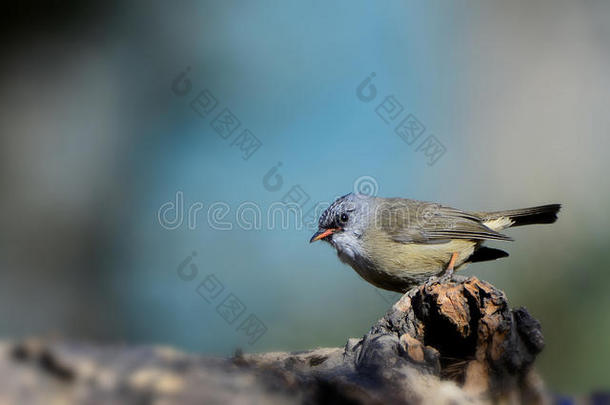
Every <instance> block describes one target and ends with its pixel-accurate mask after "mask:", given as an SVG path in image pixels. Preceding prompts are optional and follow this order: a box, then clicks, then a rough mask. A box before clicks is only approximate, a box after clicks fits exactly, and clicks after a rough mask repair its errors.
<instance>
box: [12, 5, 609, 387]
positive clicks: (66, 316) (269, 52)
mask: <svg viewBox="0 0 610 405" xmlns="http://www.w3.org/2000/svg"><path fill="white" fill-rule="evenodd" d="M3 14H4V19H5V21H4V22H3V24H2V38H3V46H2V48H3V50H4V54H5V55H4V57H3V63H2V64H1V65H0V105H1V106H2V108H0V134H1V135H0V187H1V188H0V189H1V190H2V195H1V197H2V198H0V220H1V223H2V229H3V231H2V232H0V269H1V270H0V337H2V338H5V339H15V338H19V337H22V336H31V335H36V336H61V337H67V338H74V339H90V340H94V341H101V342H113V343H115V342H119V343H126V344H169V345H175V346H177V347H179V348H181V349H184V350H188V351H192V352H201V353H206V354H210V355H219V356H227V355H230V354H232V353H233V352H234V351H235V349H236V348H242V349H243V350H244V351H248V352H253V351H270V350H301V349H309V348H313V347H316V346H341V345H344V344H345V342H346V339H347V338H348V337H357V336H361V335H363V334H364V333H365V332H366V331H368V329H369V327H370V326H371V324H372V323H373V322H374V321H375V320H377V319H378V318H379V317H381V316H382V315H383V314H384V312H385V311H386V310H387V308H388V307H389V305H390V304H391V303H392V302H393V301H392V300H394V299H395V298H396V295H394V294H389V293H385V292H381V291H379V290H377V289H375V288H374V287H373V286H371V285H369V284H368V283H366V282H364V281H363V280H361V279H360V278H359V277H358V275H357V274H356V273H355V272H354V271H353V270H352V269H350V268H349V267H347V266H345V265H343V264H341V263H340V262H339V261H338V260H337V258H336V257H335V253H334V251H333V250H332V249H331V248H330V246H328V245H325V244H314V245H309V243H308V240H309V237H310V236H311V233H312V231H311V229H308V228H309V227H306V226H305V227H300V226H298V224H296V223H295V224H293V225H291V226H288V227H285V228H286V229H280V228H279V227H277V226H276V227H269V226H267V219H268V218H267V215H266V214H267V212H268V209H269V207H271V206H272V204H273V203H274V202H277V201H282V200H287V199H288V200H291V201H298V204H299V205H302V206H303V210H304V212H306V211H308V210H309V209H310V208H311V207H312V206H313V205H314V204H315V203H316V202H318V201H332V199H334V198H335V197H337V196H339V195H342V194H346V193H348V192H351V191H353V189H354V184H355V183H357V184H360V183H361V182H362V181H363V179H364V180H365V181H366V183H367V184H366V186H367V187H369V188H372V189H374V190H376V191H377V193H378V194H379V195H381V196H386V197H389V196H404V197H411V198H416V199H421V200H431V201H438V202H443V203H445V204H448V205H452V206H455V207H459V208H464V209H471V210H499V209H505V208H519V207H524V206H531V205H536V204H544V203H554V202H560V203H563V204H564V208H563V210H562V212H561V214H560V220H559V221H558V222H557V223H556V224H554V225H552V226H550V225H542V226H537V227H528V228H526V229H523V228H519V229H515V230H512V231H510V232H509V234H510V235H511V236H513V237H514V238H515V239H516V241H515V242H512V243H510V245H508V244H506V243H504V244H496V243H492V244H491V245H492V246H496V247H500V246H501V247H502V248H505V249H507V250H508V251H509V252H510V255H511V256H510V257H509V258H507V259H503V260H498V261H495V262H489V263H484V264H478V265H473V266H471V267H470V268H468V269H467V270H466V271H465V273H466V274H476V275H477V276H478V277H480V278H482V279H484V280H487V281H489V282H491V283H493V284H494V285H496V286H497V287H499V288H501V289H503V290H504V291H505V292H506V293H507V295H508V297H509V299H510V302H511V305H513V306H515V307H516V306H525V307H527V308H528V310H529V311H530V312H531V313H532V314H533V315H534V316H535V317H537V318H538V319H539V320H540V321H541V323H542V326H543V331H544V334H545V338H546V348H545V350H544V351H543V353H542V355H541V357H540V358H539V361H538V363H537V364H538V369H539V371H540V372H541V373H542V375H543V377H544V379H545V381H546V383H547V384H548V386H549V387H550V388H551V389H553V390H555V391H558V392H562V393H581V392H589V391H591V390H594V389H601V388H610V377H609V376H610V373H609V369H608V364H610V345H608V336H609V335H610V314H609V313H608V309H609V308H610V295H609V294H608V286H609V285H610V269H609V266H608V257H607V255H606V253H607V244H608V241H609V239H610V219H609V215H608V207H609V206H610V192H609V190H610V176H609V175H608V170H609V168H610V165H609V164H608V161H607V156H606V154H607V151H608V150H609V147H610V137H609V136H608V134H609V131H610V116H609V115H608V106H609V105H610V25H609V24H608V21H609V20H610V3H608V2H604V1H602V0H599V1H581V2H570V1H518V2H510V3H508V2H502V3H500V2H497V3H494V4H489V3H488V2H483V1H470V2H466V3H464V2H459V3H457V2H444V1H439V2H436V1H434V2H410V1H388V2H383V3H382V4H375V3H371V2H354V1H342V2H334V3H332V4H329V3H327V2H322V1H314V2H307V4H305V3H302V4H299V3H290V4H289V3H288V2H279V1H277V2H258V3H256V4H254V3H249V2H235V1H224V2H212V1H209V2H192V3H181V5H180V6H178V5H172V4H170V3H167V2H143V1H141V2H138V1H136V2H131V3H129V4H118V2H112V1H109V2H99V3H98V2H75V1H69V2H67V3H66V2H63V3H61V5H59V4H57V5H55V4H54V3H53V2H51V3H45V5H44V6H43V5H40V4H37V3H36V2H33V3H32V2H30V3H29V4H28V2H19V3H17V2H14V4H13V5H11V6H9V7H8V8H6V10H5V12H3ZM371 74H373V75H372V76H371ZM367 77H368V78H370V79H372V80H371V81H369V82H365V83H364V84H363V81H364V80H366V79H367ZM359 88H360V89H359ZM389 96H393V97H392V98H389V99H387V97H389ZM387 100H390V101H389V104H388V101H387ZM380 106H381V107H380ZM409 114H411V116H412V117H415V119H416V120H417V123H419V124H418V125H420V127H424V128H425V130H424V131H423V132H422V131H418V133H420V132H421V133H422V134H421V135H420V136H418V135H417V134H411V135H409V136H410V137H409V136H406V137H401V136H399V134H397V133H396V132H395V129H396V128H397V126H398V125H399V124H400V123H401V122H402V121H403V119H406V117H407V116H408V115H409ZM411 119H412V118H411ZM409 122H412V121H409ZM420 127H418V128H420ZM413 128H414V127H413ZM245 130H247V131H246V132H244V131H245ZM399 132H400V131H399ZM403 135H405V133H404V132H403ZM431 135H433V136H434V138H430V136H431ZM415 138H417V139H415ZM431 141H434V145H432V146H433V147H432V148H431V149H430V148H427V146H430V144H429V143H430V142H431ZM426 145H427V146H426ZM364 176H366V177H364ZM244 202H250V203H252V204H255V205H256V206H257V207H259V208H260V210H261V212H262V223H261V226H260V227H256V226H253V227H251V228H253V229H248V227H244V226H239V224H238V223H237V219H236V213H237V212H239V207H240V205H241V204H242V203H244ZM215 203H216V204H215ZM250 214H251V212H250ZM250 214H249V215H250ZM245 216H247V215H245ZM219 223H221V224H222V225H221V226H219ZM226 223H228V224H229V225H226ZM229 226H231V229H218V228H227V227H229ZM259 228H260V229H259ZM270 228H272V229H270Z"/></svg>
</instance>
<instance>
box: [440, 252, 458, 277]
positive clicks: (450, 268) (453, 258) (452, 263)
mask: <svg viewBox="0 0 610 405" xmlns="http://www.w3.org/2000/svg"><path fill="white" fill-rule="evenodd" d="M457 257H458V253H457V252H453V253H452V254H451V259H450V260H449V264H448V265H447V270H445V274H444V275H443V277H442V282H447V281H451V278H452V277H453V270H454V267H455V261H456V259H457Z"/></svg>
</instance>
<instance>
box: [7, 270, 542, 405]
mask: <svg viewBox="0 0 610 405" xmlns="http://www.w3.org/2000/svg"><path fill="white" fill-rule="evenodd" d="M543 347H544V340H543V337H542V333H541V328H540V324H539V323H538V321H536V320H535V319H534V318H532V317H531V316H530V314H529V313H528V312H527V310H525V309H524V308H518V309H514V310H511V309H510V308H509V306H508V302H507V300H506V296H505V295H504V293H503V292H502V291H500V290H498V289H496V288H495V287H493V286H492V285H491V284H489V283H486V282H484V281H480V280H478V279H477V278H475V277H471V278H464V277H458V276H456V277H454V279H453V280H451V281H448V282H441V281H440V280H437V279H435V280H431V281H429V282H427V283H426V284H424V285H422V286H419V287H416V288H413V289H412V290H410V291H409V292H407V293H406V294H404V295H403V296H402V297H401V298H400V300H398V302H396V303H395V304H394V305H393V306H392V307H391V308H390V309H389V311H388V312H387V313H386V314H385V316H383V317H382V318H381V319H380V320H379V321H377V323H375V324H374V325H373V326H372V327H371V330H370V331H369V332H368V333H367V334H366V335H364V336H363V337H362V338H361V339H357V338H351V339H348V341H347V344H346V345H345V347H343V348H320V349H314V350H309V351H304V352H296V353H284V352H278V353H261V354H242V353H238V354H236V355H235V357H233V358H230V359H212V358H204V357H201V356H197V355H188V354H185V353H181V352H179V351H176V350H174V349H170V348H160V347H125V346H121V347H113V346H100V345H96V344H82V343H73V342H66V341H58V342H51V341H40V340H26V341H24V342H20V343H16V344H13V343H8V342H7V343H2V344H0V403H2V404H4V403H7V404H13V403H14V404H28V403H52V402H53V401H57V402H58V403H84V404H94V403H95V404H97V403H100V402H101V403H155V404H162V403H168V404H170V403H172V404H173V403H185V404H190V403H206V404H214V403H219V404H220V403H244V404H249V403H277V404H283V403H307V404H310V403H311V404H314V403H353V404H369V403H373V404H391V403H396V404H403V403H407V404H411V403H413V404H419V403H430V404H437V403H447V404H449V403H451V404H455V403H457V404H461V403H464V404H466V403H468V404H471V403H508V404H510V403H515V404H517V403H528V404H529V403H545V402H547V400H548V398H547V397H546V394H545V391H544V389H543V385H542V382H541V380H540V379H539V378H538V377H537V375H536V374H535V373H534V371H533V368H532V366H533V363H534V360H535V358H536V355H537V354H538V353H540V351H541V350H542V348H543Z"/></svg>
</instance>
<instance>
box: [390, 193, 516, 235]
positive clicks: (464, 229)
mask: <svg viewBox="0 0 610 405" xmlns="http://www.w3.org/2000/svg"><path fill="white" fill-rule="evenodd" d="M390 200H391V201H389V203H388V204H384V205H385V207H383V209H382V212H383V211H385V212H386V213H385V214H382V217H381V218H382V220H381V225H382V228H383V230H384V231H385V232H386V233H388V235H389V236H390V237H391V238H392V239H393V240H395V241H397V242H402V243H427V244H430V243H444V242H447V241H449V240H451V239H475V240H477V239H479V240H483V239H495V240H512V238H510V237H509V236H506V235H504V234H501V233H499V232H496V231H494V230H493V229H491V228H488V227H487V226H485V225H484V224H483V222H482V218H481V217H479V216H477V215H476V214H473V213H469V212H466V211H461V210H458V209H455V208H451V207H445V206H442V205H440V204H434V203H427V202H422V201H415V200H406V199H390ZM392 200H394V201H392ZM398 200H402V202H401V201H398ZM405 207H408V208H405Z"/></svg>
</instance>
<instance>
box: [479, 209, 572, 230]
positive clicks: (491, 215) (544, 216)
mask: <svg viewBox="0 0 610 405" xmlns="http://www.w3.org/2000/svg"><path fill="white" fill-rule="evenodd" d="M560 209H561V204H549V205H540V206H538V207H530V208H521V209H516V210H506V211H494V212H486V213H484V214H483V215H482V217H483V221H484V222H487V221H494V220H501V219H503V218H508V219H510V220H511V222H512V223H511V224H510V225H508V224H507V225H508V226H510V227H513V226H522V225H532V224H552V223H553V222H555V221H557V213H558V212H559V210H560ZM508 226H507V227H508Z"/></svg>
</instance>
